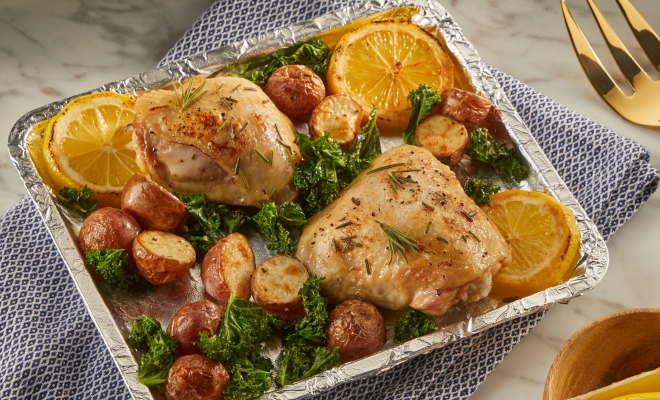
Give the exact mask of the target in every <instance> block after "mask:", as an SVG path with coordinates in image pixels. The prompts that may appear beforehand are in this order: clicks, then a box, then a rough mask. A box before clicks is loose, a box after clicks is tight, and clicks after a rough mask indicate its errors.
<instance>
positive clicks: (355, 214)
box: [296, 145, 510, 315]
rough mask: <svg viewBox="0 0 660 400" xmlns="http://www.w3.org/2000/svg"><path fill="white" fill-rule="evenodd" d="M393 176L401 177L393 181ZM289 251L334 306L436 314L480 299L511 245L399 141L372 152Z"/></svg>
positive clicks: (430, 163)
mask: <svg viewBox="0 0 660 400" xmlns="http://www.w3.org/2000/svg"><path fill="white" fill-rule="evenodd" d="M393 164H395V165H394V166H392V165H393ZM396 164H398V165H396ZM386 166H391V167H389V168H384V169H382V170H380V171H375V172H373V173H369V171H373V170H374V169H377V168H379V167H386ZM396 171H402V172H400V173H398V174H397V172H396ZM403 171H406V172H403ZM392 174H395V175H396V176H399V177H404V178H406V179H397V180H398V182H399V184H397V183H396V182H392V181H391V179H392V178H390V175H392ZM396 176H395V178H396ZM413 182H414V183H413ZM395 188H396V191H395ZM380 223H382V224H386V225H389V226H391V227H394V228H396V229H398V230H399V231H401V232H402V233H404V234H405V235H408V236H409V237H410V238H412V240H413V241H414V242H415V243H416V246H417V248H418V250H419V251H418V254H415V253H414V252H413V251H412V250H411V249H410V248H407V249H406V251H405V252H404V253H403V254H405V257H404V256H403V255H402V254H401V253H400V252H399V251H398V250H396V249H390V246H392V243H391V242H389V240H388V239H389V238H388V236H387V235H386V233H385V231H384V230H383V228H382V227H381V226H382V225H381V224H380ZM391 251H393V253H391ZM296 255H297V257H298V258H299V259H300V260H301V261H302V262H303V263H304V264H305V266H306V267H307V269H308V270H309V272H310V274H312V275H316V276H319V277H325V280H323V281H322V283H321V285H322V290H323V294H324V295H325V296H328V297H329V298H330V300H331V301H332V302H333V303H335V304H339V303H341V302H342V301H345V300H349V299H360V300H367V301H370V302H372V303H374V304H376V305H378V306H381V307H384V308H388V309H394V310H399V309H404V308H406V307H409V306H410V307H412V308H415V309H418V310H420V311H423V312H424V313H427V314H430V315H442V314H444V313H445V312H446V311H447V310H448V309H449V307H451V306H452V305H454V304H456V303H457V302H458V301H459V300H461V299H465V300H468V301H477V300H479V299H481V298H483V297H485V296H487V295H488V293H489V291H490V287H491V278H492V276H493V275H494V274H496V273H497V272H498V271H499V269H500V268H501V266H502V264H503V263H504V262H505V261H507V259H509V257H510V251H509V248H508V245H507V244H506V242H505V241H504V238H503V237H502V235H501V234H500V233H499V231H498V230H497V228H496V227H495V226H494V225H493V224H491V223H490V222H489V221H488V219H487V217H486V215H485V214H484V213H483V212H482V211H481V210H480V209H479V207H478V206H477V205H476V204H475V203H474V202H473V201H472V200H471V199H470V198H469V197H468V196H467V195H465V192H464V191H463V189H462V187H461V185H460V183H459V182H458V180H457V179H456V177H455V176H454V173H453V172H451V170H450V169H449V168H448V167H447V166H445V165H444V164H442V163H441V162H439V161H438V160H437V159H436V158H435V157H434V156H433V155H432V154H431V153H430V152H429V151H428V150H425V149H422V148H419V147H415V146H408V145H403V146H399V147H395V148H393V149H391V150H389V151H387V152H385V153H383V154H382V155H380V156H378V157H377V158H376V159H375V160H374V162H373V164H372V166H371V167H370V168H368V170H367V171H363V172H362V173H361V174H360V175H359V176H358V177H357V178H356V179H355V180H354V181H353V183H351V184H350V185H349V186H348V187H347V188H346V189H345V190H344V191H343V192H342V193H341V197H340V198H339V199H337V200H335V201H334V202H333V203H332V204H330V205H329V206H327V207H326V208H325V209H323V210H322V211H321V212H320V213H318V214H316V215H314V216H313V217H312V218H310V220H309V225H307V226H306V227H305V228H304V230H303V234H302V237H301V238H300V244H299V246H298V250H297V254H296ZM390 257H392V258H391V261H390ZM406 258H407V260H406Z"/></svg>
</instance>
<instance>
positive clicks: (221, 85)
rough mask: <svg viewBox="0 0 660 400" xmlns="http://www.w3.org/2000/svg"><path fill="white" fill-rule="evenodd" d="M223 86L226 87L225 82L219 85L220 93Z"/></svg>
mask: <svg viewBox="0 0 660 400" xmlns="http://www.w3.org/2000/svg"><path fill="white" fill-rule="evenodd" d="M223 87H225V84H224V82H223V83H221V84H220V86H219V87H218V93H220V91H221V90H222V88H223Z"/></svg>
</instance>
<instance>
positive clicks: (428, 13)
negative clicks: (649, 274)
mask: <svg viewBox="0 0 660 400" xmlns="http://www.w3.org/2000/svg"><path fill="white" fill-rule="evenodd" d="M411 7H412V8H411ZM392 18H395V19H404V20H410V21H411V22H413V23H415V24H417V25H419V26H421V27H423V28H425V29H427V30H429V31H430V32H432V33H435V34H436V36H437V37H438V38H440V39H441V40H442V39H444V42H445V44H446V46H447V47H448V49H449V50H450V52H451V53H453V54H454V56H455V60H456V61H458V63H459V64H460V65H457V66H456V67H462V68H463V69H464V71H465V72H466V74H467V76H468V77H469V81H470V84H471V85H472V86H473V89H474V90H475V91H476V92H478V93H480V94H482V95H484V96H485V97H487V98H488V99H490V100H491V101H492V103H493V104H494V105H495V106H496V108H497V109H498V110H499V111H500V113H501V114H502V117H503V123H504V125H505V127H506V129H507V130H508V132H509V133H510V136H511V139H512V140H513V141H514V142H515V143H516V144H517V146H518V149H519V151H520V155H521V156H522V157H523V158H524V159H525V160H526V161H527V165H528V167H529V169H530V173H529V177H528V179H527V180H525V181H524V182H522V183H521V185H520V187H521V188H523V189H527V190H536V191H543V192H546V193H549V194H551V195H553V196H555V197H556V198H557V199H558V200H560V201H561V202H562V203H563V204H565V205H566V206H568V207H569V208H570V209H571V211H573V213H574V214H575V216H576V217H577V220H578V225H579V228H580V233H581V240H582V243H581V248H580V251H581V256H582V257H581V259H580V261H579V263H578V265H577V267H576V268H575V270H574V271H573V272H572V274H571V276H570V279H568V278H566V279H567V280H566V281H565V282H563V283H561V284H559V285H557V286H555V287H552V288H549V289H546V290H544V291H542V292H539V293H536V294H534V295H532V296H529V297H526V298H524V299H520V300H517V301H514V302H512V303H509V304H505V305H503V304H502V303H501V302H500V301H499V300H495V299H491V298H486V299H484V300H481V301H479V302H477V303H470V304H462V305H457V306H455V307H453V308H452V309H451V310H450V311H449V312H448V313H447V314H445V315H444V316H442V317H438V318H436V323H437V324H438V326H440V327H441V328H440V329H439V330H438V331H436V332H435V333H433V334H430V335H427V336H424V337H422V338H418V339H415V340H411V341H409V342H406V343H403V344H400V345H395V344H393V342H392V339H391V337H392V326H391V324H389V328H388V338H389V339H388V342H387V343H386V345H385V347H384V349H383V350H382V351H380V352H379V353H377V354H374V355H373V356H370V357H367V358H364V359H361V360H358V361H355V362H351V363H347V364H344V365H342V366H340V367H337V368H333V369H332V370H329V371H326V372H324V373H321V374H319V375H316V376H314V377H312V378H310V379H307V380H305V381H301V382H297V383H294V384H292V385H289V386H286V387H284V388H281V389H279V390H272V391H270V392H268V393H267V394H266V395H265V396H264V397H265V398H267V399H302V398H309V397H311V396H313V395H314V394H318V393H321V392H323V391H326V390H329V389H331V388H332V387H333V386H336V385H338V384H340V383H343V382H348V381H353V380H357V379H362V378H365V377H368V376H371V375H374V374H377V373H379V372H383V371H385V370H387V369H389V368H391V367H393V366H394V365H396V364H399V363H402V362H405V361H407V360H410V359H411V358H413V357H415V356H417V355H420V354H424V353H428V352H430V351H432V350H434V349H437V348H440V347H443V346H445V345H446V344H448V343H452V342H455V341H457V340H461V339H462V338H465V337H468V336H471V335H473V334H476V333H479V332H481V331H484V330H486V329H488V328H491V327H493V326H495V325H498V324H500V323H502V322H505V321H508V320H511V319H514V318H517V317H520V316H523V315H527V314H530V313H533V312H536V311H539V310H541V309H544V308H548V307H551V306H553V305H554V304H556V303H567V302H569V301H570V300H571V299H573V298H575V297H578V296H580V295H581V294H582V293H584V292H585V291H587V290H590V289H591V288H593V287H594V286H595V285H596V284H597V283H598V282H599V281H600V280H601V279H602V277H603V276H604V274H605V272H606V270H607V264H608V253H607V248H606V246H605V242H604V240H603V238H602V237H601V235H600V234H599V233H598V230H597V229H596V227H595V225H594V224H593V223H592V222H591V221H590V220H589V219H588V217H587V216H586V214H585V212H584V210H583V209H582V207H580V205H579V204H578V202H577V200H576V199H575V198H574V197H573V195H572V194H571V193H570V192H569V190H568V188H567V187H566V185H565V184H564V182H563V181H562V180H561V178H560V177H559V175H558V174H557V172H556V171H555V170H554V168H553V167H552V165H551V164H550V162H549V161H548V159H547V158H546V157H545V155H544V154H543V152H542V150H541V148H540V147H539V146H538V144H537V143H536V141H535V140H534V138H533V137H532V135H531V134H530V132H529V130H528V129H527V127H526V126H525V125H524V123H523V122H522V120H521V119H520V117H519V116H518V114H517V113H516V111H515V109H514V107H513V106H512V104H511V103H510V102H509V100H508V99H507V98H506V95H505V94H504V92H503V91H502V89H501V88H500V87H499V85H498V83H497V81H496V80H495V79H494V78H493V76H491V74H490V73H489V72H488V70H487V68H486V65H485V64H484V63H483V62H482V61H481V59H480V58H479V56H478V54H477V52H476V50H475V49H474V47H472V45H471V44H470V43H469V42H468V41H467V39H465V37H464V36H463V33H462V32H461V29H460V28H459V27H458V25H457V24H456V22H455V21H454V20H453V19H452V17H451V16H450V15H449V14H448V13H447V11H446V10H445V9H444V8H442V6H441V5H440V4H439V3H437V2H435V1H432V0H429V1H423V0H407V1H402V0H383V1H377V0H371V1H367V2H366V3H363V4H360V5H358V6H354V7H349V8H345V9H342V10H338V11H335V12H332V13H329V14H326V15H323V16H321V17H318V18H316V19H314V20H311V21H306V22H302V23H298V24H295V25H292V26H289V27H286V28H283V29H280V30H276V31H273V32H270V33H268V34H266V35H262V36H260V37H257V38H253V39H250V40H246V41H243V42H240V43H236V44H234V45H231V46H226V47H223V48H220V49H217V50H212V51H209V52H205V53H201V54H198V55H195V56H193V57H190V58H187V59H185V60H182V61H178V62H175V63H172V64H169V65H166V66H163V67H161V68H159V69H156V70H153V71H149V72H145V73H142V74H139V75H136V76H133V77H130V78H128V79H126V80H123V81H121V82H115V83H110V84H107V85H105V86H102V87H100V88H97V89H94V90H93V91H90V92H88V93H91V92H98V91H108V90H110V91H115V92H119V93H131V94H138V93H140V92H143V91H145V90H151V89H157V88H159V87H162V86H164V85H166V84H168V83H169V82H171V81H172V80H177V79H182V78H186V77H190V76H194V75H199V74H210V73H214V72H218V71H221V70H222V68H223V67H225V66H226V65H228V64H230V63H233V62H235V61H237V60H239V59H243V58H246V57H250V56H253V55H258V54H263V53H266V52H269V51H272V50H275V49H278V48H281V47H284V46H286V45H289V44H292V43H295V42H297V41H300V40H304V39H307V38H309V37H312V36H317V35H320V34H322V33H323V32H327V31H329V30H331V29H334V28H338V27H342V26H346V25H349V24H351V23H354V22H358V23H359V22H360V21H362V20H374V19H392ZM83 94H87V93H83ZM81 95H82V94H81ZM74 97H77V96H74ZM72 98H73V97H72ZM72 98H69V99H65V100H62V101H59V102H55V103H51V104H49V105H46V106H44V107H41V108H38V109H36V110H34V111H31V112H29V113H27V114H26V115H25V116H23V117H22V118H21V119H20V120H19V121H18V122H17V123H16V124H15V125H14V127H13V129H12V131H11V133H10V135H9V151H10V154H11V157H12V160H13V162H14V164H15V166H16V168H17V169H18V171H19V173H20V175H21V177H22V179H23V182H24V184H25V187H26V188H27V191H28V194H29V195H30V196H31V197H32V199H33V201H34V202H35V204H36V205H37V207H38V209H39V212H40V213H41V216H42V217H43V219H44V221H45V223H46V225H47V226H48V229H49V231H50V233H51V235H52V237H53V239H54V240H55V243H56V244H57V247H58V249H59V251H60V253H61V254H62V256H63V258H64V260H65V261H66V264H67V266H68V268H69V270H70V272H71V275H72V276H73V278H74V280H75V283H76V285H77V287H78V290H79V291H80V293H81V294H82V296H83V298H84V300H85V303H86V305H87V308H88V309H89V311H90V314H91V316H92V319H93V320H94V322H95V323H96V325H97V326H98V328H99V331H100V332H101V334H102V336H103V339H104V340H105V343H106V344H107V346H108V349H109V350H110V353H111V354H112V356H113V358H114V361H115V363H116V364H117V366H118V367H119V369H120V371H121V374H122V376H123V379H124V380H125V382H126V384H127V386H128V387H129V389H130V391H131V394H132V395H133V397H134V398H136V399H160V398H163V396H162V393H160V392H157V391H150V390H149V389H148V388H147V387H146V386H144V385H142V384H141V383H140V382H139V381H138V380H137V363H136V354H134V353H133V352H132V350H131V348H130V347H129V346H128V345H127V344H126V342H125V340H124V337H126V336H127V335H128V331H129V330H130V322H131V320H132V319H133V318H139V317H140V316H142V315H143V314H151V315H154V316H155V317H156V318H157V319H159V320H160V322H161V323H162V324H163V325H164V326H166V325H167V323H168V321H169V320H170V318H171V317H172V315H174V313H175V312H176V310H178V308H179V307H180V306H181V305H183V304H185V303H188V302H191V301H197V300H199V299H201V298H202V297H203V296H204V290H203V288H202V286H201V280H200V279H199V268H193V269H192V270H191V275H190V276H188V277H186V278H185V279H182V280H180V281H177V282H175V283H172V284H168V285H161V286H158V287H156V288H155V289H154V291H153V292H148V293H143V294H139V295H131V296H126V295H118V294H116V292H114V291H112V290H109V288H108V287H107V286H106V285H105V284H104V283H103V282H102V281H99V280H98V278H95V277H94V276H93V275H92V274H90V272H89V270H88V269H87V268H86V267H85V265H84V263H83V261H82V258H81V253H80V250H79V248H78V247H77V245H76V240H75V237H76V235H77V232H78V230H79V227H80V224H81V223H82V218H81V216H80V215H78V214H77V213H75V212H72V211H71V210H69V209H67V208H66V207H64V206H63V205H62V204H61V203H60V202H59V200H57V198H56V197H55V196H54V195H53V193H52V191H51V190H50V189H49V188H48V186H47V185H46V183H45V182H44V180H43V179H42V177H41V176H40V174H39V173H38V172H37V168H36V167H35V164H34V163H33V162H32V160H31V158H30V146H31V143H32V141H35V140H36V141H38V140H39V135H38V133H39V132H38V130H39V129H40V127H41V129H43V124H41V125H40V123H42V122H43V121H45V120H47V119H48V118H50V117H52V116H53V115H55V114H56V113H57V112H59V110H61V109H62V107H64V105H65V104H66V103H68V102H69V101H70V100H71V99H72ZM401 143H402V141H401V138H400V137H397V138H393V137H384V138H383V139H382V144H383V147H384V149H387V148H390V147H393V146H395V145H398V144H401ZM249 238H250V241H251V243H252V245H253V247H254V250H255V256H256V261H257V262H259V261H261V260H262V259H264V258H266V257H268V256H269V255H270V254H269V252H268V250H267V249H266V247H265V245H264V243H263V242H261V241H260V240H259V237H258V235H250V236H249ZM397 316H398V315H397V314H396V313H391V314H388V313H386V314H385V319H386V322H393V321H394V320H395V318H396V317H397ZM277 352H278V349H277V348H275V349H270V350H269V352H268V355H270V356H271V357H275V356H276V355H277Z"/></svg>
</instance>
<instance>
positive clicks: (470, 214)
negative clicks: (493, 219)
mask: <svg viewBox="0 0 660 400" xmlns="http://www.w3.org/2000/svg"><path fill="white" fill-rule="evenodd" d="M468 215H469V216H470V217H474V216H475V215H477V210H472V211H470V212H469V213H468Z"/></svg>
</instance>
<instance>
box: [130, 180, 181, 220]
mask: <svg viewBox="0 0 660 400" xmlns="http://www.w3.org/2000/svg"><path fill="white" fill-rule="evenodd" d="M121 208H122V210H124V211H126V212H127V213H129V214H131V215H132V216H133V217H135V219H136V220H137V221H138V223H139V224H140V226H141V227H142V228H143V229H146V230H158V231H165V232H172V231H174V230H175V229H176V228H177V227H178V226H179V225H180V224H181V223H182V222H183V220H184V219H185V218H186V216H187V215H188V209H187V207H186V205H185V204H183V202H182V201H181V200H179V199H178V198H177V197H176V196H174V195H173V194H172V193H170V192H168V191H167V190H165V189H164V188H163V187H162V186H160V185H159V184H157V183H156V182H154V181H152V180H149V179H147V178H146V177H144V176H143V175H140V174H134V175H133V176H132V177H131V179H129V180H128V182H126V185H125V186H124V190H123V191H122V192H121Z"/></svg>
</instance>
